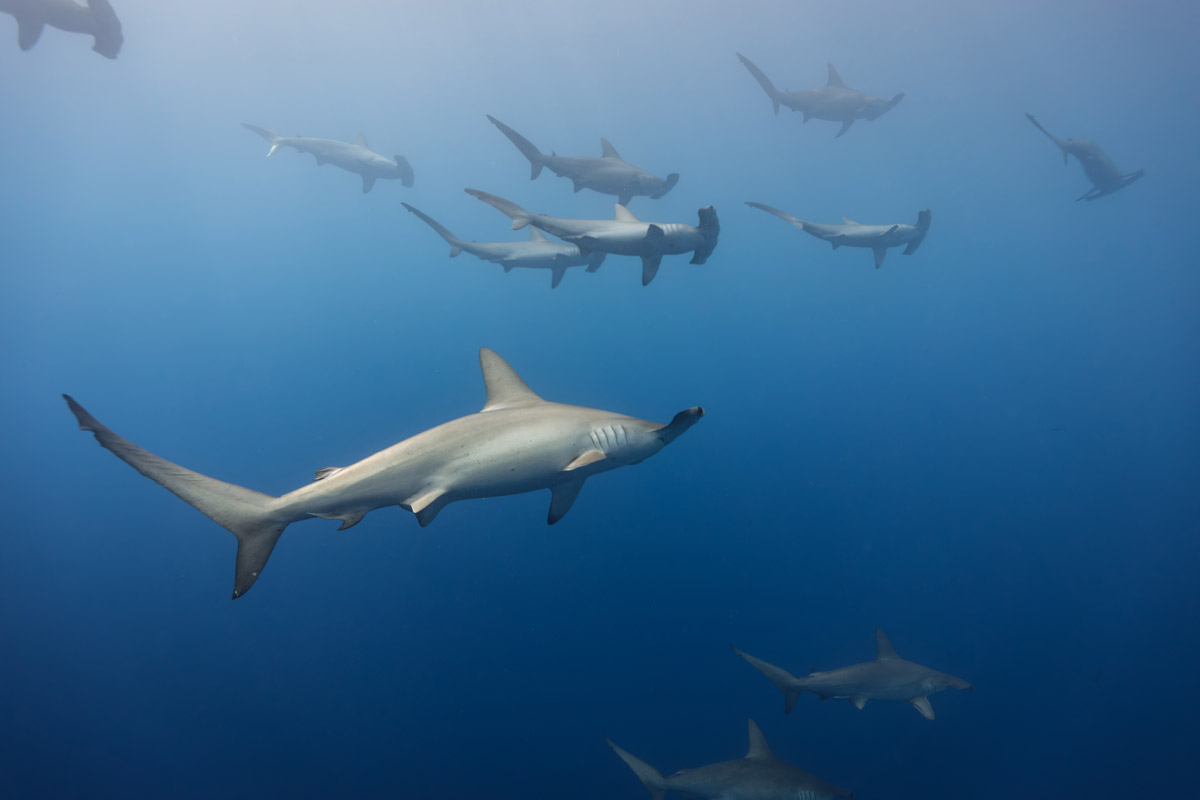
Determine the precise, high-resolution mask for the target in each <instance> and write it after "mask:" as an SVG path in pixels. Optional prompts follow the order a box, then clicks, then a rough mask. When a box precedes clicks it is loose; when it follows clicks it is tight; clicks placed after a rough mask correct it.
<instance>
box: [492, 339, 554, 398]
mask: <svg viewBox="0 0 1200 800" xmlns="http://www.w3.org/2000/svg"><path fill="white" fill-rule="evenodd" d="M479 367H480V369H482V370H483V386H484V388H485V389H486V390H487V401H486V402H485V403H484V404H483V410H484V411H495V410H497V409H501V408H512V407H513V406H522V405H529V404H531V403H541V402H543V401H542V398H540V397H538V396H537V395H536V394H534V393H533V390H532V389H530V388H529V387H528V386H527V385H526V384H525V381H523V380H521V376H520V375H518V374H517V372H516V370H514V369H513V368H512V367H510V366H509V365H508V362H507V361H505V360H504V359H503V358H501V357H500V356H499V355H497V354H496V352H495V351H493V350H489V349H488V348H486V347H484V348H483V349H481V350H480V351H479Z"/></svg>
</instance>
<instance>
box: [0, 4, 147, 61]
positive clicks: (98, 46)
mask: <svg viewBox="0 0 1200 800" xmlns="http://www.w3.org/2000/svg"><path fill="white" fill-rule="evenodd" d="M0 12H3V13H6V14H12V15H13V16H14V17H16V19H17V44H18V45H19V46H20V48H21V49H22V50H28V49H29V48H31V47H33V46H34V45H35V44H37V40H38V38H39V37H40V36H41V35H42V28H44V27H45V26H47V25H49V26H50V27H52V28H58V29H59V30H62V31H67V32H69V33H86V34H88V35H90V36H91V37H92V40H93V41H92V49H93V50H95V51H96V52H97V53H99V54H100V55H102V56H104V57H105V58H116V57H117V53H119V52H120V51H121V44H122V42H124V41H125V37H124V35H123V34H122V33H121V21H120V20H119V19H117V12H116V11H113V7H112V5H111V4H110V3H109V2H108V0H87V5H86V6H81V5H80V4H79V3H76V2H75V0H0Z"/></svg>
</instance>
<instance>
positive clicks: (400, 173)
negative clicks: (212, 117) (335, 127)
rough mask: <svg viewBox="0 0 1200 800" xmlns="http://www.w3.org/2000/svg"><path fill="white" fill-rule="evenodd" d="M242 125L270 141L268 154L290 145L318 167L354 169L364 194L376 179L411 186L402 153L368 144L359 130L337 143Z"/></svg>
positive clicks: (411, 178) (410, 170)
mask: <svg viewBox="0 0 1200 800" xmlns="http://www.w3.org/2000/svg"><path fill="white" fill-rule="evenodd" d="M242 127H244V128H246V129H248V130H252V131H254V132H255V133H257V134H258V135H259V136H261V137H263V138H264V139H266V140H267V141H268V142H270V143H271V149H270V150H268V151H267V157H268V158H270V157H271V156H273V155H275V153H277V152H279V148H281V147H291V148H293V149H295V150H298V151H300V152H301V153H310V154H311V155H312V156H313V158H315V159H316V160H317V166H322V165H324V164H333V165H334V166H335V167H341V168H342V169H344V170H346V171H347V172H355V173H357V174H359V175H361V176H362V186H363V194H366V193H367V192H369V191H371V187H372V186H374V185H375V180H376V179H377V178H385V179H399V181H400V183H402V184H404V185H405V186H412V185H413V170H412V167H411V166H409V164H408V160H407V159H405V158H404V156H396V158H395V160H393V159H390V158H388V157H387V156H381V155H379V153H376V152H375V151H373V150H371V148H369V147H367V137H366V136H363V135H362V134H361V133H360V134H359V135H358V136H356V137H354V141H353V142H349V143H347V142H339V141H337V140H336V139H312V138H309V137H307V136H280V135H279V134H277V133H274V132H273V131H269V130H267V129H266V128H259V127H256V126H254V125H247V124H246V123H245V122H243V123H242Z"/></svg>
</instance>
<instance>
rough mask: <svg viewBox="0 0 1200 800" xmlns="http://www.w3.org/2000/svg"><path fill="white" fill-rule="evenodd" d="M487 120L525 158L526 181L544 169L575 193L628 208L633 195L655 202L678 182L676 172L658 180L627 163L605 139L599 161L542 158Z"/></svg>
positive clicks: (498, 124) (499, 124) (501, 126)
mask: <svg viewBox="0 0 1200 800" xmlns="http://www.w3.org/2000/svg"><path fill="white" fill-rule="evenodd" d="M488 120H490V121H491V123H492V124H493V125H495V126H496V127H497V128H499V129H500V132H501V133H503V134H504V135H505V136H507V137H508V139H509V141H511V142H512V143H513V144H515V145H516V146H517V149H518V150H520V151H521V153H522V155H524V156H525V157H526V158H527V159H529V167H530V175H529V179H530V180H534V179H536V178H537V176H538V175H540V174H541V172H542V167H548V168H549V169H550V171H551V172H553V173H554V174H555V175H557V176H558V177H560V178H570V179H571V183H572V185H573V186H574V187H575V191H576V192H578V191H580V190H581V189H591V190H592V191H594V192H599V193H600V194H611V195H615V196H616V198H617V202H618V203H620V204H621V205H623V206H627V205H629V203H630V202H631V201H632V200H633V198H634V197H636V196H647V197H650V198H651V199H652V200H657V199H658V198H660V197H662V196H663V195H665V194H666V193H667V192H669V191H671V189H673V188H674V187H675V184H676V183H678V182H679V173H678V172H672V173H671V174H670V175H668V176H667V177H666V178H660V177H658V176H657V175H655V174H653V173H651V172H647V171H646V170H644V169H641V168H640V167H635V166H634V165H633V164H630V163H628V162H627V161H625V159H623V158H621V156H620V154H618V153H617V149H616V148H615V147H613V146H612V144H610V143H609V141H608V139H603V138H602V139H601V140H600V148H601V155H600V158H587V157H572V156H560V155H558V154H557V153H551V154H550V155H546V154H545V153H543V152H542V151H540V150H538V149H537V147H535V146H534V144H533V142H531V141H529V140H528V139H526V138H525V137H524V136H522V135H521V134H519V133H517V132H516V131H514V130H513V129H512V128H510V127H508V126H507V125H505V124H504V123H503V122H501V121H500V120H498V119H496V118H495V117H493V116H492V115H491V114H489V115H488Z"/></svg>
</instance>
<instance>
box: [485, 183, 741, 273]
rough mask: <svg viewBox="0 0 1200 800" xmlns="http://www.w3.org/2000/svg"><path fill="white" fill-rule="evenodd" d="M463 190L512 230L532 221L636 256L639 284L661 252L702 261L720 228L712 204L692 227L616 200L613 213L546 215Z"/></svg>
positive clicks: (576, 240) (585, 244)
mask: <svg viewBox="0 0 1200 800" xmlns="http://www.w3.org/2000/svg"><path fill="white" fill-rule="evenodd" d="M464 191H466V193H467V194H469V195H471V196H472V197H476V198H478V199H480V200H482V201H483V202H485V203H487V204H488V205H490V206H492V207H493V208H495V209H497V210H499V211H500V212H501V213H503V214H505V215H506V216H508V217H509V218H511V219H512V221H513V224H512V227H513V230H520V229H521V228H524V227H525V226H526V225H532V226H533V227H535V228H540V229H541V230H543V231H545V232H546V233H549V234H550V235H552V236H557V237H558V238H560V239H562V240H563V241H566V242H570V243H571V244H575V245H578V246H579V247H580V248H581V249H583V250H587V251H593V250H598V251H600V252H603V253H612V254H613V255H620V256H638V257H640V258H641V259H642V286H646V285H647V284H649V283H650V281H652V280H654V276H655V275H656V274H658V267H659V265H660V264H661V263H662V257H663V256H664V255H679V254H680V253H688V252H690V253H692V260H691V262H689V263H692V264H703V263H704V262H705V261H707V260H708V257H709V256H710V255H712V251H713V250H714V249H715V248H716V246H717V238H718V236H719V235H720V232H721V225H720V223H719V222H718V220H717V212H716V209H714V208H713V207H712V206H705V207H704V208H702V209H700V211H699V212H698V213H699V216H700V225H699V227H697V226H695V225H685V224H683V223H677V222H665V223H664V222H642V221H641V220H639V219H638V218H637V217H635V216H634V215H633V213H632V212H631V211H630V210H629V209H627V208H625V206H623V205H620V204H617V206H616V216H615V218H614V219H566V218H564V217H548V216H546V215H544V214H533V213H531V212H529V211H526V210H525V209H523V208H521V207H520V206H519V205H517V204H516V203H513V202H511V201H509V200H505V199H504V198H503V197H497V196H496V195H494V194H488V193H487V192H481V191H479V190H478V189H466V190H464Z"/></svg>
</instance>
